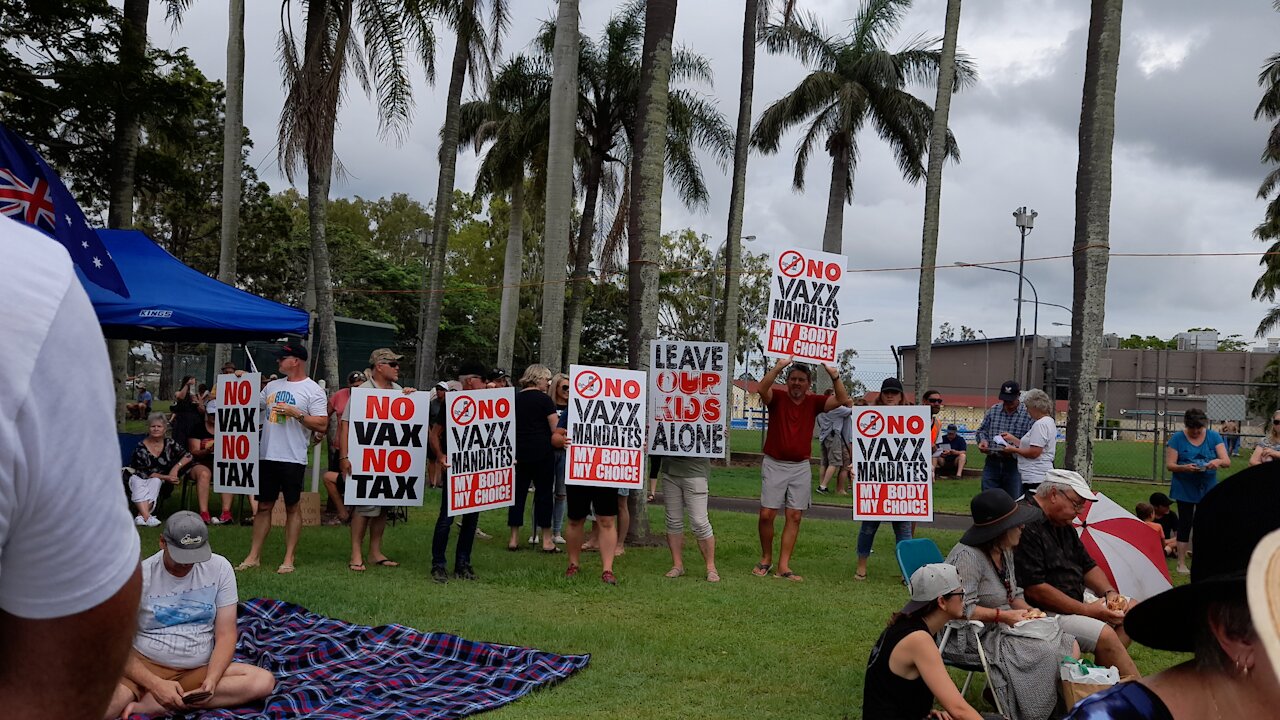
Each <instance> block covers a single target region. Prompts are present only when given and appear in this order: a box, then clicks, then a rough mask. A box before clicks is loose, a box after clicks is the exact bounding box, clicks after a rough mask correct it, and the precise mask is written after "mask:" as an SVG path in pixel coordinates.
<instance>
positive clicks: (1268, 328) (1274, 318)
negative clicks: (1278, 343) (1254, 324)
mask: <svg viewBox="0 0 1280 720" xmlns="http://www.w3.org/2000/svg"><path fill="white" fill-rule="evenodd" d="M1277 327H1280V307H1273V308H1271V309H1270V310H1268V311H1267V314H1266V315H1264V316H1262V321H1261V322H1259V323H1258V329H1257V330H1255V331H1254V336H1255V337H1265V336H1267V335H1270V334H1271V332H1272V331H1273V330H1275V329H1276V328H1277Z"/></svg>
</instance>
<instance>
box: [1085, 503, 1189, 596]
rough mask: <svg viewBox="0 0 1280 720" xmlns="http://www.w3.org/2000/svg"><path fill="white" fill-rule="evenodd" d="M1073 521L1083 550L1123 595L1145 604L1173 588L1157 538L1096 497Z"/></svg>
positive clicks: (1138, 522)
mask: <svg viewBox="0 0 1280 720" xmlns="http://www.w3.org/2000/svg"><path fill="white" fill-rule="evenodd" d="M1097 495H1098V500H1097V501H1096V502H1091V503H1085V507H1084V511H1083V512H1081V513H1080V515H1079V517H1077V518H1076V519H1075V521H1074V524H1075V528H1076V532H1077V533H1079V534H1080V540H1081V541H1082V542H1083V543H1084V547H1085V550H1087V551H1088V552H1089V556H1090V557H1092V558H1093V560H1094V562H1096V563H1098V566H1099V567H1101V568H1102V571H1103V572H1105V573H1106V574H1107V578H1109V579H1110V580H1111V583H1112V584H1113V585H1115V587H1116V589H1117V590H1119V591H1120V593H1121V594H1123V595H1128V596H1129V597H1132V598H1134V599H1135V600H1146V599H1147V598H1149V597H1151V596H1152V595H1155V594H1157V593H1161V592H1164V591H1165V590H1168V589H1169V588H1171V587H1173V580H1172V579H1170V577H1169V565H1168V563H1167V562H1166V560H1165V556H1164V546H1163V543H1162V542H1161V538H1160V534H1159V533H1157V532H1155V531H1154V530H1152V529H1151V526H1150V525H1147V524H1146V523H1144V522H1142V521H1141V520H1139V519H1138V518H1136V517H1134V516H1133V515H1132V514H1131V513H1130V512H1129V511H1127V510H1125V509H1124V508H1122V507H1120V506H1119V505H1117V504H1116V502H1115V501H1114V500H1112V499H1111V498H1109V497H1107V496H1106V495H1103V494H1102V493H1098V494H1097Z"/></svg>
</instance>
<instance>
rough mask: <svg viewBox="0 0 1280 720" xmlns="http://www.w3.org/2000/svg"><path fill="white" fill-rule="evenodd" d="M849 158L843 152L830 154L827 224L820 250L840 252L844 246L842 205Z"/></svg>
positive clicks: (843, 203)
mask: <svg viewBox="0 0 1280 720" xmlns="http://www.w3.org/2000/svg"><path fill="white" fill-rule="evenodd" d="M848 186H849V159H848V157H846V156H845V154H844V153H843V152H840V153H836V154H835V155H833V156H831V191H830V192H829V193H828V195H827V224H826V225H825V226H824V227H823V229H822V251H823V252H829V253H835V254H837V255H839V254H841V251H842V250H843V248H844V205H845V200H846V198H848V197H849V194H848V191H847V190H846V188H847V187H848Z"/></svg>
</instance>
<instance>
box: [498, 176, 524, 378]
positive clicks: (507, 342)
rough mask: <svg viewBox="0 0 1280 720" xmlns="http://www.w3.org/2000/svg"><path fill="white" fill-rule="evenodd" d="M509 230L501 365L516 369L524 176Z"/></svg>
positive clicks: (516, 193) (513, 188)
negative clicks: (514, 359)
mask: <svg viewBox="0 0 1280 720" xmlns="http://www.w3.org/2000/svg"><path fill="white" fill-rule="evenodd" d="M510 213H511V215H510V219H509V221H508V224H509V225H510V227H509V228H508V230H507V256H506V259H505V260H504V262H503V265H502V309H501V310H500V311H499V315H498V317H499V320H498V322H499V326H498V327H499V329H498V367H500V368H502V369H503V370H506V371H507V372H508V373H510V372H513V371H514V370H515V368H513V367H512V366H511V360H512V358H514V357H515V349H516V322H517V320H518V319H519V316H520V279H521V278H522V277H523V271H522V269H521V267H520V265H521V263H522V262H523V261H524V178H521V179H520V180H519V181H518V182H516V184H514V185H512V186H511V209H510Z"/></svg>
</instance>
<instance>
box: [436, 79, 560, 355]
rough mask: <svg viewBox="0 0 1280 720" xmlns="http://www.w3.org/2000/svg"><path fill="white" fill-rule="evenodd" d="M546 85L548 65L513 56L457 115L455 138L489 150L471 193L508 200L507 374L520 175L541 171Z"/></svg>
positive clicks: (503, 346) (516, 292)
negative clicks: (529, 169)
mask: <svg viewBox="0 0 1280 720" xmlns="http://www.w3.org/2000/svg"><path fill="white" fill-rule="evenodd" d="M551 83H552V80H551V68H550V67H549V66H547V65H546V64H544V63H541V62H540V61H539V60H537V59H531V58H527V57H524V56H523V55H517V56H516V57H514V58H512V59H511V60H510V61H508V62H507V63H506V64H505V65H504V66H503V67H502V68H501V69H500V70H499V71H498V73H497V74H496V75H495V76H494V79H493V82H491V83H490V84H489V91H488V96H487V97H485V98H484V99H481V100H473V101H471V102H469V103H466V104H464V105H463V106H462V108H461V110H460V113H459V116H460V121H459V134H460V135H461V136H462V137H464V138H469V139H470V140H471V145H472V147H473V148H474V149H475V151H476V152H477V153H479V152H480V151H481V150H482V149H483V148H484V147H485V146H486V145H488V146H489V150H488V151H487V152H486V153H485V155H484V159H483V160H482V161H481V163H480V169H479V171H478V172H477V174H476V192H477V193H481V194H495V193H499V192H503V191H505V192H507V193H508V197H509V199H510V206H509V228H508V232H507V248H506V257H505V261H504V263H503V273H502V305H501V310H500V312H499V318H500V321H499V328H500V329H499V331H498V367H501V368H506V369H508V370H510V369H511V361H512V358H513V356H514V355H515V333H516V318H517V315H518V314H519V310H520V280H521V276H522V268H521V263H522V260H523V258H524V212H525V202H524V198H525V171H526V168H527V167H529V166H530V165H532V166H533V167H534V168H535V169H537V168H545V167H546V155H547V139H548V135H549V128H550V102H551ZM461 148H462V146H461V145H460V146H459V150H461ZM543 174H544V173H541V172H539V173H537V175H538V176H542V175H543Z"/></svg>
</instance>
